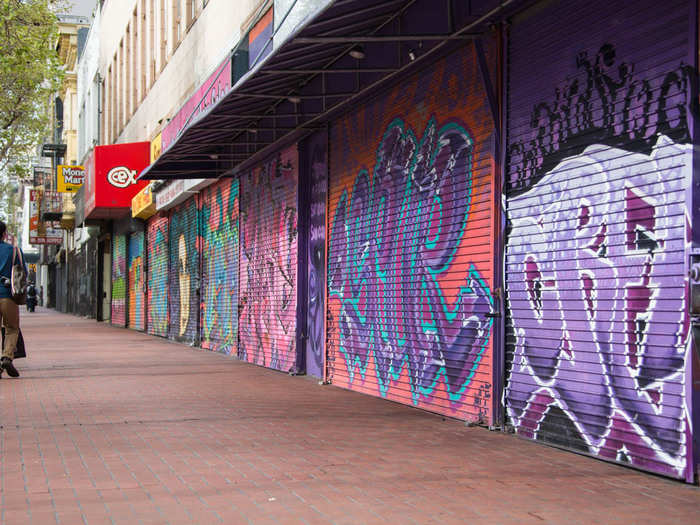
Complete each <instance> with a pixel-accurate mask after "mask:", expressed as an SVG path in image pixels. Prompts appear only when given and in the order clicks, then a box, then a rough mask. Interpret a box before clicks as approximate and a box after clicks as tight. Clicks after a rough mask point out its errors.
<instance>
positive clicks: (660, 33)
mask: <svg viewBox="0 0 700 525" xmlns="http://www.w3.org/2000/svg"><path fill="white" fill-rule="evenodd" d="M690 4H691V3H690V2H685V1H680V0H671V1H669V2H652V1H638V2H625V1H621V0H620V1H610V0H596V1H592V2H591V1H586V2H583V1H575V2H571V1H566V2H565V1H550V2H544V3H541V4H540V5H538V6H535V7H534V8H533V9H531V10H529V11H526V12H524V13H522V14H521V15H519V16H517V17H516V18H515V19H514V20H513V24H512V26H511V32H510V38H509V44H508V72H507V78H508V83H509V85H508V141H507V148H508V150H507V151H508V156H507V157H508V158H507V174H506V183H507V187H506V194H507V217H508V235H507V240H506V259H505V265H506V294H507V307H508V308H507V313H508V315H507V324H506V335H507V345H506V365H507V371H506V379H507V385H506V395H505V402H506V410H507V415H508V418H509V421H510V423H511V425H512V426H513V427H514V428H515V430H516V432H517V433H519V434H521V435H523V436H527V437H530V438H534V439H538V440H541V441H545V442H548V443H551V444H554V445H557V446H561V447H565V448H569V449H572V450H576V451H580V452H585V453H588V454H592V455H595V456H598V457H601V458H605V459H609V460H612V461H618V462H623V463H626V464H631V465H633V466H636V467H638V468H643V469H648V470H652V471H655V472H659V473H663V474H667V475H671V476H675V477H682V476H686V478H687V477H688V476H690V474H689V471H690V470H691V468H690V465H691V464H692V459H691V455H690V454H689V448H690V443H689V436H690V435H691V431H690V428H689V423H688V421H687V414H688V410H687V407H688V405H687V400H686V393H685V385H684V382H685V369H686V345H687V344H688V327H687V317H686V308H687V305H686V295H685V294H686V291H685V281H684V279H685V277H684V256H685V254H684V246H685V243H686V241H687V240H688V239H687V235H688V232H689V231H690V229H689V228H687V226H688V223H687V219H686V209H685V198H686V189H687V187H688V182H689V180H690V178H691V177H690V176H691V165H690V161H691V146H690V133H689V131H688V122H689V119H690V113H689V111H688V107H689V101H690V98H691V96H692V95H691V87H690V86H691V85H692V82H693V76H692V75H694V74H695V73H694V72H691V71H690V69H689V68H688V67H686V66H685V65H684V64H687V63H688V56H689V53H690V50H691V48H692V49H694V44H692V45H691V42H689V29H688V27H689V26H688V20H689V18H690V17H691V11H690Z"/></svg>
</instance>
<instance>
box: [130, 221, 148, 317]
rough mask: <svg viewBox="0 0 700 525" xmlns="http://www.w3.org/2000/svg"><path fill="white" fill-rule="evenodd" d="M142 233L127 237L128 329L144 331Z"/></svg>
mask: <svg viewBox="0 0 700 525" xmlns="http://www.w3.org/2000/svg"><path fill="white" fill-rule="evenodd" d="M144 240H145V235H144V232H136V233H132V234H131V235H130V236H129V328H133V329H134V330H143V329H144V320H145V301H144V288H145V283H144Z"/></svg>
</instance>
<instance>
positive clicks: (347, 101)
mask: <svg viewBox="0 0 700 525" xmlns="http://www.w3.org/2000/svg"><path fill="white" fill-rule="evenodd" d="M523 3H524V1H523V0H504V1H496V0H474V1H470V2H465V1H463V0H385V1H381V2H377V1H376V0H335V1H332V2H329V3H328V4H327V5H326V6H324V7H323V8H321V9H319V10H318V11H317V12H315V13H314V14H312V15H311V16H309V17H307V18H306V19H305V20H304V21H303V22H302V23H301V24H299V26H298V27H297V29H296V30H295V31H294V32H292V33H291V34H290V35H289V36H288V37H287V39H286V40H285V41H283V42H282V43H280V44H279V45H277V42H276V41H275V40H274V35H273V36H272V37H270V38H272V39H273V42H274V43H275V48H274V49H273V50H272V52H271V53H270V54H269V55H268V56H267V57H265V58H264V59H263V60H261V61H260V62H259V63H258V64H257V65H255V66H254V68H253V69H251V70H250V71H249V72H248V73H246V74H245V75H244V76H243V77H242V78H241V79H240V80H239V81H238V82H237V83H236V84H235V85H234V86H233V87H232V88H231V90H230V91H229V92H228V93H227V94H226V95H225V96H224V97H222V98H221V99H220V100H219V101H218V102H217V103H216V104H214V105H212V106H210V107H209V108H207V109H206V110H205V111H202V112H200V113H198V114H197V115H196V116H193V117H192V118H191V119H190V120H191V122H189V123H188V125H187V126H185V127H184V128H183V131H182V132H181V133H180V134H179V136H178V137H177V139H176V140H175V141H174V142H173V143H172V144H171V145H170V146H169V147H168V148H167V149H166V150H165V151H164V152H163V153H162V154H161V156H160V157H159V158H158V159H157V160H156V161H155V162H154V163H153V164H151V165H150V166H149V167H148V168H146V169H145V170H144V171H143V172H142V173H141V175H140V176H139V179H187V178H214V177H220V176H222V175H233V174H235V173H237V172H238V171H240V170H242V169H246V168H247V167H248V166H251V165H252V164H254V163H255V162H258V161H259V160H261V159H262V158H264V157H265V156H267V155H269V154H270V153H271V152H272V151H274V150H275V149H276V148H278V147H280V146H282V145H284V144H287V143H291V142H293V141H295V140H299V139H300V138H302V137H303V136H305V135H307V134H309V133H311V132H312V131H313V130H315V129H318V128H321V127H323V126H324V125H325V124H326V123H327V122H329V121H330V120H331V119H332V118H334V117H335V116H338V115H339V114H340V113H342V112H343V111H345V110H346V109H347V108H349V107H352V105H359V104H362V103H363V102H364V101H366V100H367V97H368V96H370V95H371V94H372V93H374V92H375V91H376V90H378V89H379V88H380V87H381V86H382V85H384V84H386V83H388V82H390V81H394V80H399V79H400V78H401V76H402V75H405V74H410V73H411V72H414V71H417V70H418V69H419V68H421V67H424V66H425V65H427V64H429V63H430V61H431V57H434V56H435V55H436V53H437V52H438V51H441V50H442V51H445V50H446V48H447V47H448V46H457V45H460V43H463V42H464V41H465V40H472V39H479V38H480V37H481V35H482V32H485V31H488V30H489V29H488V24H490V23H491V22H493V21H494V20H496V19H502V18H503V17H505V16H507V15H508V14H509V13H511V12H512V11H513V10H514V9H516V8H517V7H520V6H522V4H523ZM477 47H480V46H477ZM482 58H483V57H482ZM483 63H486V62H485V61H483ZM492 104H493V102H492Z"/></svg>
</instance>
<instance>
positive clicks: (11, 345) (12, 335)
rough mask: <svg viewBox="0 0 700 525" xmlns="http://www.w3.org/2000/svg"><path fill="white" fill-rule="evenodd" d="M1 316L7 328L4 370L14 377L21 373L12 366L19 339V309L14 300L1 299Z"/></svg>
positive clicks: (3, 353)
mask: <svg viewBox="0 0 700 525" xmlns="http://www.w3.org/2000/svg"><path fill="white" fill-rule="evenodd" d="M0 315H2V323H3V325H4V326H5V345H4V346H3V349H2V361H1V364H2V368H3V369H4V370H5V371H7V373H8V374H9V375H10V376H12V377H17V376H18V375H19V373H18V372H17V369H16V368H15V367H14V365H13V364H12V360H13V359H14V357H15V348H16V347H17V339H18V338H19V307H18V306H17V304H16V303H15V302H14V301H13V300H12V299H6V298H3V299H0Z"/></svg>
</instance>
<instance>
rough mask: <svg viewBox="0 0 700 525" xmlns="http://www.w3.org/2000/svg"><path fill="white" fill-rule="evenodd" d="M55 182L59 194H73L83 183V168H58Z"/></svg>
mask: <svg viewBox="0 0 700 525" xmlns="http://www.w3.org/2000/svg"><path fill="white" fill-rule="evenodd" d="M57 182H58V184H57V185H56V189H57V190H58V191H59V192H63V193H66V192H70V193H75V192H76V191H78V189H80V186H82V185H83V182H85V168H84V167H83V166H59V167H58V181H57Z"/></svg>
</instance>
